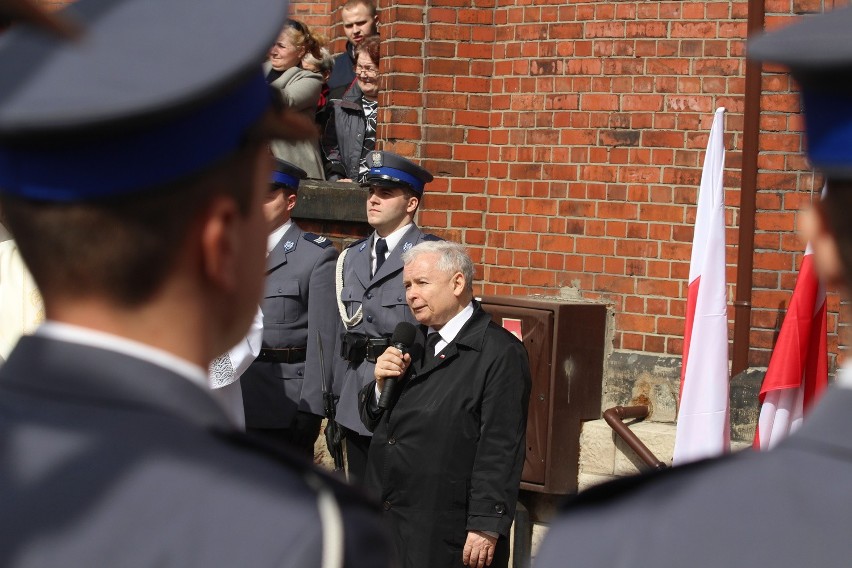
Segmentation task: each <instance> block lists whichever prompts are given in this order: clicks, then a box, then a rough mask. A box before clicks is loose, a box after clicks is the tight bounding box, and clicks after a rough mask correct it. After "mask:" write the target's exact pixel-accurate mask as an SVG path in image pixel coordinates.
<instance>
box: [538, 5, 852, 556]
mask: <svg viewBox="0 0 852 568" xmlns="http://www.w3.org/2000/svg"><path fill="white" fill-rule="evenodd" d="M850 30H852V8H841V9H836V10H834V11H832V12H831V13H827V14H824V15H821V16H814V17H811V16H805V21H804V22H802V23H800V24H797V25H794V26H790V27H788V28H786V29H782V30H779V31H776V32H773V33H769V34H767V35H765V36H763V37H759V38H756V39H753V40H749V44H748V53H749V57H751V58H754V59H760V60H763V61H769V62H773V63H782V64H785V65H787V66H789V67H790V68H791V70H792V73H793V77H794V78H795V79H796V81H797V83H798V84H799V85H800V86H801V90H802V98H803V100H804V103H805V117H804V118H805V123H806V128H807V134H808V157H809V158H810V160H811V163H812V164H813V165H814V166H815V167H816V168H817V169H820V170H822V171H823V172H824V173H825V175H826V177H827V180H828V185H827V192H826V195H825V197H824V198H823V200H822V201H817V202H816V203H815V204H814V206H813V208H812V209H811V210H809V211H806V212H804V213H802V214H801V221H802V222H801V223H800V227H801V228H802V233H803V237H804V239H805V240H806V241H808V242H810V245H811V247H812V248H813V251H814V261H815V264H816V267H817V270H818V272H819V274H820V277H821V279H822V281H823V282H824V283H825V284H826V285H827V286H832V287H839V288H841V289H843V290H844V291H845V292H846V293H847V294H848V293H849V289H850V286H852V224H850V220H849V213H850V211H852V80H850V79H852V43H850V42H849V31H850ZM847 298H848V296H847ZM823 332H825V330H823ZM850 389H852V367H850V365H849V363H848V362H847V363H846V364H845V365H844V367H843V368H842V369H840V370H839V371H838V373H837V384H836V385H835V387H834V388H831V389H829V390H828V391H827V392H826V393H825V394H824V396H823V398H822V400H821V401H820V402H819V403H818V404H817V405H816V406H815V407H814V409H813V410H812V412H811V414H810V415H809V416H807V417H806V418H805V421H804V424H803V425H802V427H801V428H800V429H799V430H798V431H796V432H795V433H794V434H792V435H791V436H790V437H789V438H787V439H785V440H783V441H781V442H780V443H779V444H778V445H777V446H776V447H775V448H774V449H772V450H770V451H768V452H766V453H756V452H750V451H747V452H742V453H739V454H736V455H734V456H729V457H726V458H722V459H715V460H705V461H701V462H697V463H693V464H689V465H687V466H684V467H679V468H673V469H671V470H669V471H666V472H664V473H662V474H654V475H649V476H643V477H635V478H629V479H623V480H617V481H614V482H611V483H607V484H604V485H601V486H598V487H594V488H592V489H590V490H588V491H586V492H584V493H581V494H580V495H579V496H577V497H576V498H575V499H574V500H573V501H572V502H570V503H569V504H567V505H566V507H565V508H564V510H563V512H562V513H561V514H560V515H559V516H558V517H557V519H556V520H555V521H554V522H553V524H552V525H551V528H550V531H549V533H548V535H547V537H546V538H545V541H544V543H543V544H542V548H541V550H540V551H539V554H538V555H537V557H536V563H535V564H536V568H557V567H560V568H561V567H562V566H566V565H572V566H607V567H612V568H618V567H623V568H627V567H632V566H654V567H658V568H665V567H671V568H675V567H682V566H690V567H705V566H706V567H716V566H742V567H749V568H751V567H754V566H773V567H779V568H786V567H790V568H792V567H796V568H798V567H801V566H848V565H849V563H850V559H852V539H850V538H849V521H850V519H852V514H850V510H849V503H850V502H852V483H850V480H852V390H850Z"/></svg>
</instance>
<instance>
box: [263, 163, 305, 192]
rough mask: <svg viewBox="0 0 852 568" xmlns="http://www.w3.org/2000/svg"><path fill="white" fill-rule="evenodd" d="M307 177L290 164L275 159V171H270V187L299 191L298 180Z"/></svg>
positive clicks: (302, 171)
mask: <svg viewBox="0 0 852 568" xmlns="http://www.w3.org/2000/svg"><path fill="white" fill-rule="evenodd" d="M306 177H308V173H307V172H306V171H305V170H303V169H302V168H300V167H299V166H294V165H293V164H291V163H290V162H285V161H284V160H279V159H277V158H276V159H275V169H274V170H273V171H272V185H274V186H276V187H283V188H286V189H293V190H298V189H299V180H300V179H305V178H306Z"/></svg>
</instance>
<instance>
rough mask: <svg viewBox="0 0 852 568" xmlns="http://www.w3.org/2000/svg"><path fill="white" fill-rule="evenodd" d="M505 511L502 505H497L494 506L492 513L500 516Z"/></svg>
mask: <svg viewBox="0 0 852 568" xmlns="http://www.w3.org/2000/svg"><path fill="white" fill-rule="evenodd" d="M505 510H506V508H505V507H504V506H503V503H497V504H496V505H494V512H495V513H498V514H500V515H502V514H503V511H505Z"/></svg>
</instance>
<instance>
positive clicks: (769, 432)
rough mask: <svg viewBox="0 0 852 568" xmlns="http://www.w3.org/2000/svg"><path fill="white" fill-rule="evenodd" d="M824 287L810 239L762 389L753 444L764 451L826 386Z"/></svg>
mask: <svg viewBox="0 0 852 568" xmlns="http://www.w3.org/2000/svg"><path fill="white" fill-rule="evenodd" d="M827 334H828V331H827V329H826V306H825V287H824V286H823V285H822V283H821V282H820V281H819V278H818V277H817V274H816V270H815V267H814V257H813V250H811V245H810V243H808V246H807V248H806V249H805V256H804V258H802V266H801V268H799V277H798V279H797V280H796V287H795V288H794V289H793V297H792V298H791V299H790V308H789V309H788V310H787V315H786V317H785V318H784V323H783V324H781V333H780V334H779V335H778V341H777V342H776V343H775V349H773V351H772V358H771V359H770V360H769V368H768V369H767V370H766V376H765V377H764V379H763V387H761V389H760V403H761V407H760V419H759V420H758V422H757V432H755V436H754V448H755V449H759V450H768V449H771V448H773V447H775V446H776V445H777V444H778V442H780V441H781V440H783V439H784V438H786V437H787V436H788V435H790V434H792V433H793V432H795V431H796V430H797V429H798V428H799V426H801V424H802V418H803V416H804V414H805V412H806V411H807V410H808V409H809V408H810V406H811V404H813V402H814V401H815V400H816V399H817V398H818V397H819V395H820V394H822V391H824V390H825V387H826V386H827V385H828V346H827V345H826V342H827V339H828V336H827Z"/></svg>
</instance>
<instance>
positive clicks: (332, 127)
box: [322, 36, 381, 183]
mask: <svg viewBox="0 0 852 568" xmlns="http://www.w3.org/2000/svg"><path fill="white" fill-rule="evenodd" d="M380 43H381V41H380V40H379V36H372V37H369V38H367V39H365V40H364V41H363V42H361V43H360V44H358V47H356V48H355V56H356V65H355V78H356V79H355V84H354V85H352V88H350V89H349V90H348V91H346V94H344V95H343V98H342V99H341V100H335V101H332V111H331V113H330V114H329V119H328V123H327V124H326V128H325V131H324V134H323V139H322V149H323V156H324V158H325V177H326V179H327V180H329V181H355V182H359V183H364V182H365V181H366V179H367V172H369V171H370V166H369V165H368V164H367V155H368V154H369V153H370V152H372V151H373V150H375V149H376V118H377V117H378V114H379V92H380V90H381V87H380V82H381V72H380V71H379V59H380V54H379V48H380Z"/></svg>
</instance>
